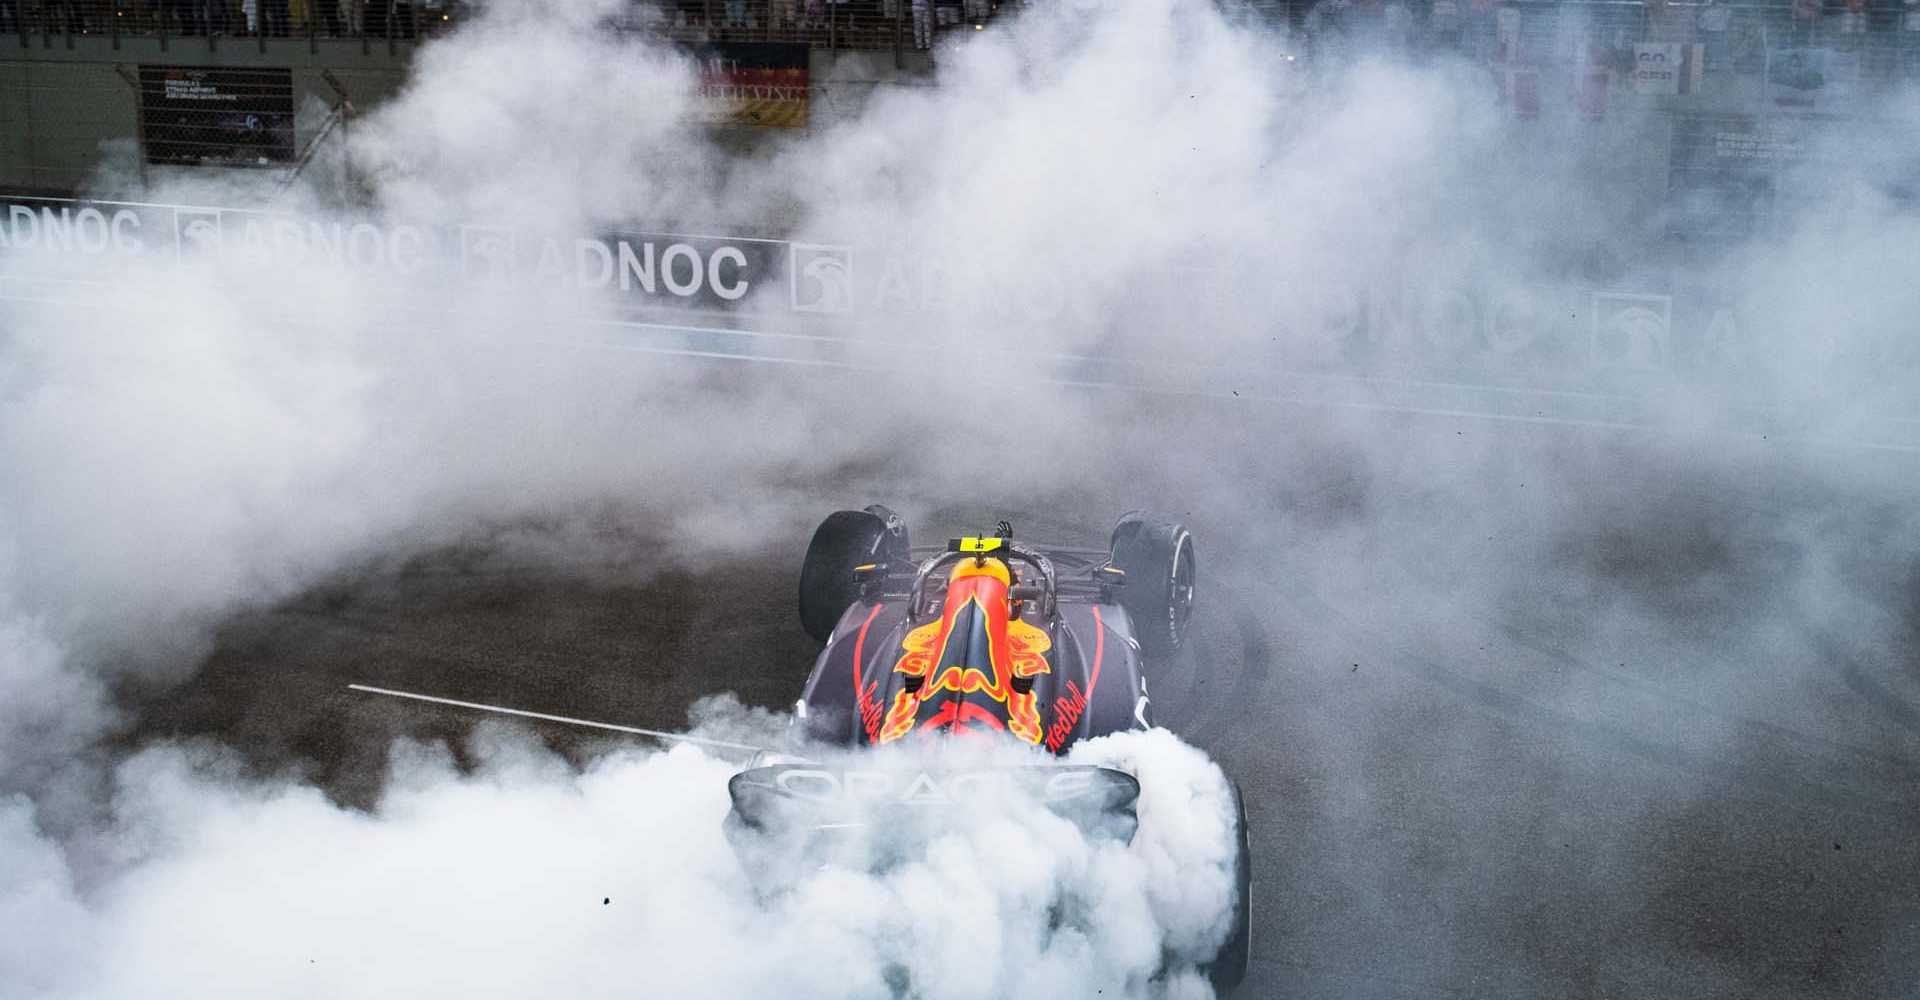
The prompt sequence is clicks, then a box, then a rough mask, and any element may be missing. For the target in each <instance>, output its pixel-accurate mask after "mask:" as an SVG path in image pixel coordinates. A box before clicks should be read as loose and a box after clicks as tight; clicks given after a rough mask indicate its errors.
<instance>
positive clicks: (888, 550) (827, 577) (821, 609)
mask: <svg viewBox="0 0 1920 1000" xmlns="http://www.w3.org/2000/svg"><path fill="white" fill-rule="evenodd" d="M905 558H907V531H906V528H905V527H903V526H902V525H901V524H900V518H899V517H898V516H896V515H895V514H894V513H893V512H892V511H890V510H887V509H886V508H885V507H879V506H874V507H869V508H867V509H866V510H837V511H834V512H833V513H831V514H828V515H827V518H826V520H824V521H821V522H820V527H818V528H816V529H815V530H814V532H813V541H812V542H811V543H810V544H808V545H807V558H806V561H805V562H803V563H802V564H801V566H800V626H801V627H802V628H804V629H806V631H807V634H808V635H810V636H812V637H813V638H814V639H815V640H816V641H818V642H826V641H827V640H828V639H830V638H832V637H833V627H834V626H835V625H836V624H838V623H839V621H840V616H841V615H843V614H846V612H847V608H849V607H851V606H852V604H853V602H854V601H855V600H857V599H858V598H859V596H860V586H859V584H858V583H856V582H855V581H854V578H853V570H854V567H856V566H862V565H866V564H868V563H884V562H889V561H892V560H895V559H905Z"/></svg>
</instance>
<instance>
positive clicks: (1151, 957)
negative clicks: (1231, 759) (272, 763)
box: [0, 726, 1233, 1000]
mask: <svg viewBox="0 0 1920 1000" xmlns="http://www.w3.org/2000/svg"><path fill="white" fill-rule="evenodd" d="M475 749H476V753H477V756H478V764H477V767H476V768H475V769H474V770H473V771H472V772H471V773H464V774H463V773H461V772H460V771H459V770H457V769H456V768H455V766H454V764H453V762H452V760H451V758H450V757H449V755H448V754H447V753H446V752H445V751H444V749H441V748H435V747H428V746H420V745H416V744H404V745H401V746H399V747H397V748H396V754H395V757H394V762H393V769H392V773H391V774H390V776H389V780H388V784H387V790H386V792H385V794H384V795H383V797H382V799H381V801H380V803H379V804H378V806H377V807H376V808H375V809H374V810H373V811H372V812H371V813H362V812H357V811H352V810H348V809H343V808H341V807H339V806H337V805H335V804H333V803H331V802H329V801H328V800H327V799H326V798H325V797H324V796H323V795H322V794H320V793H319V791H318V790H316V789H313V788H310V787H306V786H302V785H299V784H291V783H267V784H243V783H235V782H233V781H231V780H230V779H223V778H222V771H223V770H230V767H229V766H228V765H229V764H230V762H228V761H225V760H223V758H222V756H221V755H220V753H219V752H218V751H210V750H207V749H205V748H200V749H195V748H190V747H182V746H162V747H155V748H151V749H148V750H146V751H144V752H143V753H141V754H140V755H139V756H137V757H135V758H133V759H132V760H130V761H128V762H127V763H125V764H124V765H123V766H122V767H121V768H120V769H119V772H118V778H117V792H116V795H115V800H114V810H115V824H114V825H113V827H112V828H111V829H110V831H109V832H108V834H107V838H108V840H109V841H110V847H109V848H108V850H109V851H110V852H111V853H116V854H118V855H119V856H120V860H119V863H118V864H116V865H115V866H114V867H113V869H112V874H110V875H107V876H106V877H105V878H103V879H102V881H101V882H100V884H98V885H96V886H94V887H92V889H91V890H90V891H89V892H88V893H87V900H86V901H85V902H84V903H83V902H82V901H81V900H80V898H79V895H78V894H77V893H76V891H75V889H74V887H73V886H72V884H71V883H70V881H69V879H68V877H67V867H66V864H65V863H64V861H63V859H62V857H61V855H60V851H59V850H58V848H57V847H56V846H55V845H53V844H51V843H49V842H47V841H46V840H44V839H41V838H40V837H38V836H37V835H36V834H35V833H34V831H33V830H32V827H31V819H30V807H28V806H26V805H25V804H23V803H18V802H15V803H12V804H10V805H9V806H8V808H7V809H6V811H5V812H4V813H3V814H0V816H3V817H4V821H5V826H4V828H3V835H4V837H5V841H4V843H5V844H6V846H7V848H8V852H7V857H8V858H9V859H10V861H12V862H14V863H13V864H11V865H10V867H9V874H8V878H9V884H8V885H7V886H6V889H7V892H6V894H5V896H4V897H0V898H4V900H5V905H6V907H7V913H8V915H9V917H11V918H15V919H14V920H13V922H12V923H11V924H10V926H15V927H23V928H35V929H36V930H35V934H33V935H31V937H33V938H39V937H41V936H42V935H44V936H45V938H46V940H47V941H48V942H50V943H52V944H55V945H56V946H59V948H60V949H61V950H56V951H52V952H47V951H43V950H41V949H31V950H29V949H24V948H22V949H18V950H17V952H15V951H9V952H5V953H0V955H4V957H5V958H6V960H7V962H6V965H5V966H4V968H5V969H6V970H7V972H8V976H7V981H8V982H9V983H10V984H13V986H12V992H10V995H18V996H56V997H69V996H71V997H102V998H108V997H133V996H162V997H165V996H194V995H204V994H205V993H206V992H207V991H208V990H209V989H212V990H213V991H215V992H217V993H222V994H232V995H253V996H337V995H346V994H353V993H363V992H382V991H387V990H396V989H397V990H404V991H407V992H415V993H426V994H435V995H438V994H442V993H449V992H458V993H461V994H465V995H480V996H529V995H545V994H548V993H551V992H553V991H555V990H557V989H564V990H567V991H568V992H576V993H580V994H582V995H586V996H627V995H631V993H632V992H633V991H634V990H635V989H644V990H646V991H647V992H649V993H651V994H654V995H660V996H691V995H701V996H714V997H741V998H749V997H760V996H766V995H768V993H769V991H778V992H779V993H781V995H788V996H807V997H823V998H824V997H849V996H853V997H858V996H875V997H881V996H891V995H894V994H893V992H892V986H890V985H889V977H890V976H891V977H893V979H895V980H897V979H899V978H900V977H902V976H904V977H905V979H906V981H910V982H911V983H912V984H913V988H914V990H915V991H916V995H921V996H927V997H936V998H956V1000H957V998H966V997H988V996H1032V997H1039V996H1059V995H1063V994H1065V995H1081V994H1085V995H1093V994H1094V993H1096V992H1099V991H1104V992H1106V994H1107V995H1131V994H1138V993H1140V992H1141V991H1143V990H1145V989H1146V988H1147V984H1148V982H1149V981H1150V980H1151V979H1153V978H1154V977H1156V976H1160V975H1163V969H1162V964H1163V962H1164V955H1163V949H1166V948H1171V949H1174V951H1175V953H1176V954H1179V953H1184V954H1188V955H1200V956H1204V955H1206V954H1208V953H1210V951H1211V949H1212V948H1213V947H1217V945H1218V943H1219V941H1220V940H1221V939H1222V938H1223V937H1224V935H1225V927H1224V926H1223V925H1222V924H1221V921H1220V914H1221V912H1223V911H1224V909H1225V907H1226V900H1227V899H1229V898H1230V896H1231V892H1232V884H1231V879H1230V874H1231V869H1232V863H1233V859H1232V857H1231V854H1230V852H1229V853H1227V854H1222V853H1221V852H1220V851H1219V849H1218V848H1219V847H1220V845H1222V844H1225V843H1226V838H1225V836H1224V834H1225V833H1226V827H1227V826H1228V825H1230V823H1231V822H1232V820H1231V813H1230V810H1229V807H1228V805H1227V801H1226V799H1225V788H1226V786H1225V784H1224V781H1223V779H1222V778H1221V777H1220V775H1219V772H1218V770H1217V769H1215V768H1214V767H1213V766H1212V765H1211V764H1210V763H1209V762H1207V761H1206V759H1205V757H1204V756H1202V755H1201V754H1200V753H1199V752H1198V751H1195V750H1193V749H1192V748H1190V747H1186V746H1184V745H1182V744H1179V743H1178V742H1177V741H1174V740H1173V739H1172V738H1171V737H1170V736H1168V735H1167V734H1165V733H1163V732H1162V733H1142V734H1123V735H1117V736H1114V737H1110V738H1108V739H1105V740H1101V741H1097V742H1095V743H1090V744H1088V745H1086V746H1084V747H1082V748H1081V749H1080V750H1078V751H1076V753H1075V754H1074V755H1073V760H1074V761H1075V762H1096V761H1097V762H1100V763H1104V764H1121V763H1124V764H1126V765H1128V766H1129V767H1131V768H1132V769H1134V770H1135V771H1136V773H1138V775H1139V776H1140V778H1141V780H1142V783H1143V786H1144V787H1145V788H1146V789H1148V793H1147V795H1145V796H1144V797H1143V799H1142V801H1141V804H1140V821H1141V833H1140V835H1139V837H1138V840H1137V849H1135V850H1128V849H1126V848H1125V847H1123V846H1121V845H1118V844H1114V843H1111V842H1108V843H1094V842H1089V841H1088V840H1087V839H1086V838H1085V837H1084V836H1082V835H1081V834H1079V832H1078V831H1077V830H1076V829H1075V828H1074V826H1073V825H1072V824H1071V823H1068V822H1066V821H1064V820H1062V819H1060V818H1058V817H1054V816H1052V815H1051V814H1048V813H1046V812H1045V811H1044V810H1043V809H1041V808H1039V807H1038V806H1037V805H1036V804H1035V803H1033V802H1032V801H1031V800H1027V799H1025V798H1024V797H1023V796H1016V797H1014V798H1011V799H1007V800H999V799H995V800H976V801H974V802H973V803H972V805H971V806H970V808H969V809H968V810H967V813H966V814H965V815H964V816H953V817H951V818H950V819H943V820H941V821H940V822H941V823H942V824H945V823H951V824H952V825H951V827H949V828H946V829H944V830H939V831H937V832H935V833H934V834H933V835H932V836H931V837H930V838H929V840H928V842H927V844H926V847H925V851H924V856H923V857H920V858H918V859H909V860H908V861H906V862H905V863H903V864H900V865H897V866H892V867H887V868H883V869H877V870H869V869H866V868H863V867H852V868H834V867H826V868H821V869H819V870H808V869H809V866H811V865H815V864H818V861H817V859H816V858H813V857H808V856H796V857H791V858H785V859H783V860H784V861H785V862H786V863H788V864H791V865H793V866H796V867H797V868H798V869H799V870H798V871H796V872H795V873H794V874H793V878H794V879H795V883H794V885H793V886H792V887H791V889H790V890H789V891H788V892H786V893H785V894H783V895H780V896H778V897H774V898H768V899H761V898H759V897H758V896H757V895H756V892H755V888H754V887H753V886H752V885H750V884H749V883H748V881H747V879H746V877H745V876H744V874H743V872H742V869H741V868H740V866H739V864H738V862H737V861H736V860H735V856H734V855H733V853H732V851H731V849H730V848H729V845H728V842H727V841H726V840H725V839H724V838H722V837H720V836H719V835H718V834H719V828H720V823H721V820H722V818H723V817H724V815H725V813H726V811H727V808H728V798H727V794H726V779H727V777H728V776H729V775H730V774H731V773H733V771H735V770H736V769H737V765H735V764H731V763H728V762H725V761H721V760H716V759H713V758H711V757H709V756H706V755H704V754H702V753H701V752H700V751H698V750H695V749H693V748H690V747H682V748H678V749H674V750H672V751H668V752H665V753H649V752H639V751H621V752H616V753H613V754H610V755H607V756H605V757H602V758H600V759H598V760H596V761H595V762H594V763H593V764H592V765H591V766H590V767H589V768H587V769H586V770H585V771H584V772H579V773H576V772H574V771H572V770H571V769H570V768H569V767H568V766H567V765H566V764H565V763H563V762H562V761H560V760H558V759H557V758H555V757H553V756H551V755H549V754H548V753H547V752H546V751H544V750H542V749H540V748H539V747H538V746H537V745H535V744H533V743H531V742H530V741H529V740H528V739H526V738H525V737H524V736H520V735H516V734H514V733H513V732H511V731H509V730H505V729H503V728H497V727H491V726H490V727H486V728H483V729H482V730H481V732H480V733H479V734H478V735H477V738H476V747H475ZM862 763H863V764H864V766H867V767H873V766H876V765H875V764H874V763H872V762H862ZM927 763H929V762H926V761H920V762H918V763H909V762H906V761H901V760H891V761H887V762H884V763H881V764H879V765H877V766H882V767H888V768H895V769H900V770H901V771H902V773H904V772H905V771H906V770H913V769H917V768H918V767H921V766H925V765H926V764H927ZM1003 763H1004V761H1003ZM1063 905H1064V906H1065V909H1064V910H1063V909H1062V907H1063ZM1175 971H1176V976H1175V978H1174V979H1172V980H1170V981H1169V982H1168V983H1167V984H1165V985H1163V986H1162V987H1161V988H1159V989H1172V990H1174V991H1175V992H1176V994H1177V993H1179V992H1181V991H1184V992H1185V993H1187V994H1192V993H1193V992H1194V991H1195V990H1198V989H1202V987H1201V986H1200V985H1199V982H1200V981H1199V980H1198V979H1197V978H1195V977H1196V975H1197V974H1196V973H1195V972H1194V971H1193V970H1192V968H1191V967H1188V968H1186V969H1185V970H1184V971H1182V970H1179V969H1178V968H1176V970H1175ZM1159 989H1156V992H1158V991H1159Z"/></svg>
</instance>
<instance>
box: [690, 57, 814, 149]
mask: <svg viewBox="0 0 1920 1000" xmlns="http://www.w3.org/2000/svg"><path fill="white" fill-rule="evenodd" d="M690 55H691V56H692V57H693V60H694V64H695V68H696V71H697V72H698V74H699V85H698V87H697V88H696V89H695V90H694V99H693V107H692V108H691V110H690V111H689V117H690V118H691V119H692V120H693V121H697V122H707V123H710V124H716V125H770V126H778V127H783V128H797V127H802V126H805V125H806V124H807V121H808V114H809V109H810V107H811V105H810V104H809V94H808V89H807V87H808V84H807V58H808V50H807V46H806V45H805V44H803V43H788V42H715V43H712V44H709V45H704V46H700V47H698V48H695V49H692V50H691V52H690Z"/></svg>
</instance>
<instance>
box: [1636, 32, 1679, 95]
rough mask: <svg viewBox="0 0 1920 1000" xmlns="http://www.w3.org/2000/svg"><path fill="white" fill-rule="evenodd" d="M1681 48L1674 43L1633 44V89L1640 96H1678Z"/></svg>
mask: <svg viewBox="0 0 1920 1000" xmlns="http://www.w3.org/2000/svg"><path fill="white" fill-rule="evenodd" d="M1680 78H1681V46H1680V45H1679V44H1678V43H1675V42H1635V43H1633V73H1632V75H1631V77H1630V79H1631V81H1632V85H1633V89H1634V91H1635V92H1636V93H1641V94H1661V95H1669V94H1678V93H1680Z"/></svg>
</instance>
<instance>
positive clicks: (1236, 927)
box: [1206, 784, 1253, 997]
mask: <svg viewBox="0 0 1920 1000" xmlns="http://www.w3.org/2000/svg"><path fill="white" fill-rule="evenodd" d="M1232 788H1233V811H1234V819H1235V820H1237V821H1238V823H1239V828H1238V829H1237V830H1235V831H1234V838H1233V839H1234V855H1233V890H1234V896H1233V929H1232V930H1231V931H1228V932H1227V940H1226V943H1225V944H1222V945H1221V946H1220V951H1219V952H1218V953H1217V954H1215V955H1214V956H1213V961H1211V962H1208V963H1207V965H1206V973H1207V979H1208V981H1209V982H1211V983H1212V984H1213V993H1214V995H1215V996H1217V997H1226V996H1228V995H1230V994H1232V993H1233V991H1234V990H1236V989H1239V988H1240V984H1241V983H1242V982H1244V981H1245V980H1246V978H1247V969H1248V968H1249V967H1250V966H1251V965H1252V963H1253V836H1252V834H1251V832H1250V831H1249V830H1248V829H1247V803H1246V800H1244V799H1243V798H1241V797H1240V786H1239V785H1237V784H1236V785H1233V786H1232Z"/></svg>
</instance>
